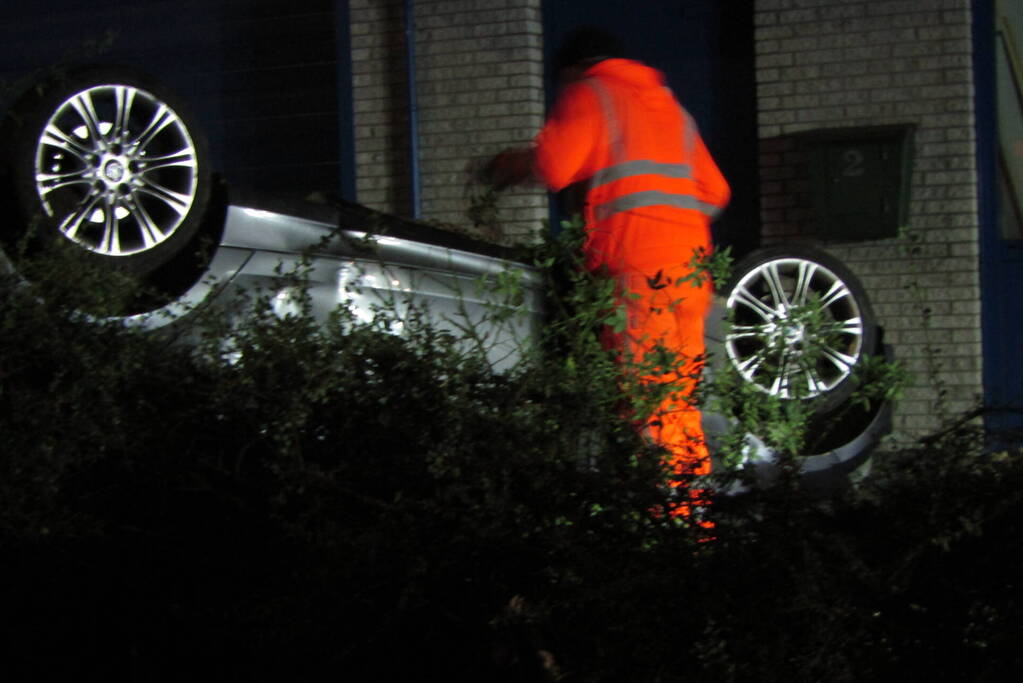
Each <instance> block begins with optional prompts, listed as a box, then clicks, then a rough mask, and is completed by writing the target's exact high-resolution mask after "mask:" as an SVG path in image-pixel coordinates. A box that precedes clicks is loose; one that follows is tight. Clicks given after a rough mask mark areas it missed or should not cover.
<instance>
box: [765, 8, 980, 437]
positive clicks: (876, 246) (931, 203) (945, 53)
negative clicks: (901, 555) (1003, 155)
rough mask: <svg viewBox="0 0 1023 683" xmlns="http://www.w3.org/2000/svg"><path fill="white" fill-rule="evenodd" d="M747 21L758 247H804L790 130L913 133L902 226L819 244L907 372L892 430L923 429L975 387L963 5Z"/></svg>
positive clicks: (971, 176) (804, 194) (973, 237)
mask: <svg viewBox="0 0 1023 683" xmlns="http://www.w3.org/2000/svg"><path fill="white" fill-rule="evenodd" d="M755 21H756V52H757V83H758V105H759V112H760V113H759V136H760V140H761V142H760V172H761V198H762V225H763V237H764V241H765V242H767V243H770V242H779V241H792V240H808V241H815V235H816V233H817V226H816V225H815V218H814V215H813V211H812V209H811V208H810V201H809V197H808V181H807V173H806V158H805V154H804V153H803V152H802V149H801V146H800V144H799V143H798V141H797V139H796V138H795V137H793V134H796V133H799V132H802V131H807V130H812V129H818V128H833V127H845V126H867V125H883V124H904V123H911V124H915V125H916V126H917V130H916V134H915V165H914V170H913V174H912V190H911V194H910V217H909V224H908V226H906V229H905V230H904V231H903V232H902V234H900V235H899V236H898V237H896V238H891V239H883V240H872V241H860V242H851V243H843V244H824V245H822V246H824V247H825V248H826V249H827V250H828V251H830V252H831V253H833V254H834V255H835V256H837V257H838V258H840V259H842V260H843V261H844V262H845V263H846V264H848V265H849V266H850V267H851V269H852V270H853V272H854V273H856V274H857V275H858V276H859V278H860V279H861V280H862V282H863V284H864V286H865V288H866V289H867V292H868V294H869V296H870V298H871V300H872V302H873V304H874V309H875V312H876V313H877V315H878V318H879V319H880V322H881V324H882V325H883V326H884V328H885V332H886V341H888V342H889V343H891V344H892V345H893V346H894V348H895V352H896V355H897V357H898V359H899V360H900V361H901V362H902V363H903V364H904V365H905V366H906V367H907V368H908V369H909V370H911V371H912V372H913V373H914V375H915V381H914V383H913V385H912V386H911V387H910V388H909V390H908V391H907V393H906V396H905V398H904V399H903V400H902V401H901V402H900V404H899V405H898V407H897V412H896V434H897V436H901V437H903V438H905V437H912V436H919V435H921V434H924V433H926V432H928V431H929V430H932V429H934V428H935V427H936V426H937V423H938V421H939V420H940V418H941V416H942V411H943V410H946V411H947V412H949V413H955V412H957V411H961V410H964V409H966V408H968V407H970V406H971V405H973V404H974V401H975V400H977V398H978V397H979V395H980V393H981V391H982V384H981V348H980V341H981V339H980V285H979V275H978V217H977V188H976V181H977V176H976V166H975V156H974V151H975V150H974V116H973V85H972V59H971V52H972V44H971V25H970V21H971V18H970V2H969V0H913V1H906V0H859V1H856V0H757V2H756V9H755ZM939 399H940V400H941V401H943V402H944V406H942V405H936V402H938V401H939Z"/></svg>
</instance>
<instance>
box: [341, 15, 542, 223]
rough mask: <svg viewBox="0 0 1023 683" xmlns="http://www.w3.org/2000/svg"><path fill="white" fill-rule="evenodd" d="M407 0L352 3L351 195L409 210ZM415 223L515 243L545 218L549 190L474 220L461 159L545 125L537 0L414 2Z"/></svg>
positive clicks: (522, 195) (503, 199) (517, 195)
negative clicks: (353, 183)
mask: <svg viewBox="0 0 1023 683" xmlns="http://www.w3.org/2000/svg"><path fill="white" fill-rule="evenodd" d="M404 4H405V3H404V0H351V2H350V8H351V30H352V62H353V85H354V93H353V95H354V102H355V105H354V106H355V141H356V142H355V144H356V150H355V152H356V191H357V196H358V200H359V201H360V202H361V203H364V204H366V205H368V206H371V207H373V208H377V209H380V210H383V211H388V212H392V213H397V214H399V215H408V214H409V212H410V203H409V177H410V176H409V173H410V167H409V157H408V155H409V149H410V141H409V134H408V99H407V79H406V71H405V58H406V52H405V28H404V27H405V23H404V20H405V17H404ZM414 7H415V27H416V31H415V55H416V70H415V71H416V73H415V86H416V94H417V101H418V131H419V136H418V142H419V156H418V159H419V173H420V175H419V179H420V188H421V207H422V218H423V219H424V220H427V221H430V222H433V223H436V224H439V225H441V226H445V227H449V228H451V229H453V230H459V231H469V232H474V233H475V234H478V235H480V236H483V237H486V238H488V239H492V240H496V241H501V242H511V241H516V240H521V239H528V238H529V237H530V236H531V235H535V234H536V233H537V232H538V230H539V229H540V225H541V221H542V220H543V218H545V217H546V215H547V197H546V193H545V192H544V191H543V190H541V189H539V188H532V189H520V190H515V191H512V192H508V193H503V194H502V195H501V196H500V197H499V201H498V205H497V207H496V208H497V211H496V221H491V220H489V219H487V218H486V217H484V219H483V220H481V221H480V220H477V221H476V224H474V221H473V218H472V217H471V216H470V211H469V209H470V203H471V201H472V194H473V193H472V192H471V189H472V188H467V186H466V175H465V169H466V164H467V163H468V162H469V161H470V160H472V159H476V158H482V157H485V156H489V155H492V154H494V153H496V152H497V151H499V150H501V149H503V148H505V147H508V146H512V145H521V144H526V143H527V142H528V141H529V140H530V139H531V138H532V136H533V135H534V134H535V133H536V131H537V130H539V128H540V126H541V125H542V123H543V114H544V92H543V31H542V22H541V16H540V0H416V1H415V2H414Z"/></svg>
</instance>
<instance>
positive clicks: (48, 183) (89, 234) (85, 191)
mask: <svg viewBox="0 0 1023 683" xmlns="http://www.w3.org/2000/svg"><path fill="white" fill-rule="evenodd" d="M197 157H198V154H197V151H196V146H195V143H194V141H193V140H192V137H191V136H190V135H189V132H188V128H187V126H186V125H185V123H184V122H183V121H182V119H181V117H180V116H179V115H178V114H177V113H176V112H175V111H174V110H173V109H171V108H170V107H169V106H167V104H166V103H164V102H162V101H161V100H159V99H157V98H156V97H155V96H153V95H152V94H151V93H149V92H147V91H145V90H141V89H139V88H135V87H133V86H129V85H98V86H94V87H90V88H87V89H85V90H81V91H79V92H77V93H75V94H73V95H71V96H70V97H68V98H67V99H65V100H64V101H63V102H62V103H61V104H60V105H59V106H58V107H57V108H56V109H55V110H54V113H53V115H52V116H51V117H50V119H49V121H47V123H46V126H45V127H44V128H43V131H42V133H41V134H40V136H39V139H38V141H37V143H36V154H35V187H36V191H37V192H38V195H39V199H40V201H41V202H42V207H43V210H44V211H45V212H46V215H47V216H49V217H50V218H51V219H53V220H54V221H55V222H56V223H57V226H58V229H59V230H60V232H61V234H63V235H64V236H65V237H67V238H68V239H69V240H71V241H72V242H74V243H76V244H78V245H80V246H82V247H84V248H86V249H88V250H89V251H92V252H95V253H98V254H102V255H104V256H114V257H118V256H129V255H132V254H137V253H141V252H145V251H149V250H150V249H153V248H155V247H157V246H159V245H160V244H162V243H164V242H166V241H167V240H168V239H170V237H171V236H172V235H173V234H174V232H175V230H177V229H178V227H179V226H180V225H181V224H182V223H183V222H184V221H185V219H186V218H187V216H188V214H189V211H190V210H191V208H192V205H193V202H194V201H195V197H196V192H197V188H198V176H199V174H198V168H199V164H198V158H197Z"/></svg>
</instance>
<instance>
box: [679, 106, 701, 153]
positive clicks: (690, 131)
mask: <svg viewBox="0 0 1023 683" xmlns="http://www.w3.org/2000/svg"><path fill="white" fill-rule="evenodd" d="M678 108H679V109H680V110H682V125H684V126H685V133H684V135H685V140H684V141H683V142H682V154H683V156H682V158H683V159H692V158H693V147H694V146H695V144H696V133H697V130H698V129H697V128H696V121H695V120H694V119H693V117H692V115H690V113H689V112H688V111H686V108H685V107H683V106H682V105H681V104H680V105H678Z"/></svg>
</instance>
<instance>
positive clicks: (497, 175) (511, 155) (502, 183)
mask: <svg viewBox="0 0 1023 683" xmlns="http://www.w3.org/2000/svg"><path fill="white" fill-rule="evenodd" d="M470 173H472V175H473V176H474V178H475V180H476V181H477V182H480V183H482V184H484V185H489V186H491V187H493V188H494V189H495V190H503V189H505V188H506V187H509V186H511V185H519V184H521V183H524V182H526V181H527V180H530V179H531V178H532V176H533V150H532V149H530V148H528V147H524V148H514V149H506V150H504V151H503V152H501V153H499V154H497V155H496V156H494V157H493V158H492V159H490V160H489V161H487V162H485V163H483V164H482V165H480V166H479V167H478V168H475V169H470Z"/></svg>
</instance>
